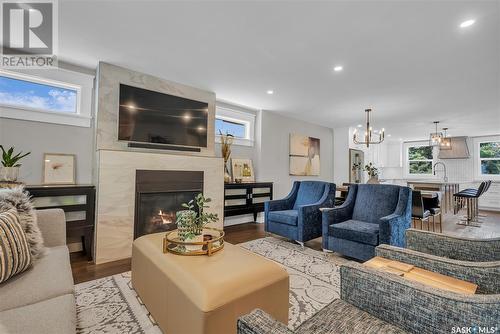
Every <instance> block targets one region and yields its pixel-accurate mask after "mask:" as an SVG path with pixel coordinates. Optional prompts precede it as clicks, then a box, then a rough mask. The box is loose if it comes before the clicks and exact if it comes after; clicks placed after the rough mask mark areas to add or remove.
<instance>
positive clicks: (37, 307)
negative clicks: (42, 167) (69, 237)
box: [0, 209, 76, 334]
mask: <svg viewBox="0 0 500 334" xmlns="http://www.w3.org/2000/svg"><path fill="white" fill-rule="evenodd" d="M37 217H38V226H39V227H40V230H41V231H42V235H43V238H44V244H45V247H47V250H46V254H45V255H44V256H43V257H42V258H40V259H39V260H37V261H36V262H35V263H34V264H33V266H32V267H31V268H30V269H28V270H27V271H25V272H24V273H21V274H19V275H17V276H15V277H13V278H12V279H10V280H8V281H7V282H5V283H3V284H0V333H2V334H4V333H5V334H18V333H19V334H21V333H22V334H25V333H36V334H49V333H50V334H67V333H75V331H76V329H75V327H76V306H75V297H74V284H73V276H72V273H71V266H70V262H69V251H68V247H67V246H66V222H65V216H64V212H63V211H62V210H60V209H50V210H40V211H37Z"/></svg>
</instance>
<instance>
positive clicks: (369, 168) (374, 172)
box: [365, 162, 378, 177]
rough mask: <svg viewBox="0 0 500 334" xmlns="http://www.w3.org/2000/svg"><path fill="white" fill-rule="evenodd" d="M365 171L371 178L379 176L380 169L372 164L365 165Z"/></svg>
mask: <svg viewBox="0 0 500 334" xmlns="http://www.w3.org/2000/svg"><path fill="white" fill-rule="evenodd" d="M365 171H366V172H368V175H369V176H370V177H375V176H377V175H378V168H377V167H375V166H374V165H373V164H372V163H371V162H370V163H369V164H367V165H365Z"/></svg>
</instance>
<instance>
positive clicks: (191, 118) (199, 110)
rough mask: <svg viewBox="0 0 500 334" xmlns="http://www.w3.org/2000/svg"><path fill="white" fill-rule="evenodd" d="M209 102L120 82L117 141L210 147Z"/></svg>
mask: <svg viewBox="0 0 500 334" xmlns="http://www.w3.org/2000/svg"><path fill="white" fill-rule="evenodd" d="M207 128H208V103H207V102H202V101H195V100H191V99H187V98H184V97H179V96H174V95H169V94H165V93H160V92H156V91H152V90H147V89H143V88H138V87H132V86H128V85H125V84H120V105H119V113H118V140H120V141H127V142H129V143H141V144H154V145H165V146H167V145H168V146H179V147H195V148H206V147H207Z"/></svg>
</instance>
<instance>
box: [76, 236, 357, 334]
mask: <svg viewBox="0 0 500 334" xmlns="http://www.w3.org/2000/svg"><path fill="white" fill-rule="evenodd" d="M240 246H242V247H243V248H246V249H248V250H250V251H252V252H254V253H257V254H260V255H262V256H265V257H266V258H268V259H271V260H273V261H275V262H277V263H279V264H281V265H282V266H284V268H285V269H286V270H287V272H288V274H289V275H290V312H289V322H288V327H289V328H290V329H294V328H297V327H298V326H299V325H300V324H301V323H303V322H304V321H306V320H307V319H309V318H310V317H312V316H313V315H314V314H315V313H316V312H318V311H319V310H321V309H322V308H323V307H325V306H326V305H327V304H329V303H330V302H331V301H333V300H334V299H335V298H338V297H339V293H340V273H339V265H340V264H342V263H345V262H346V261H347V260H345V259H343V258H341V257H338V256H336V255H334V254H331V253H323V252H318V251H315V250H312V249H309V248H304V249H302V247H301V246H299V245H297V244H294V243H291V242H288V241H285V240H281V239H277V238H273V237H267V238H262V239H257V240H253V241H249V242H246V243H243V244H240ZM75 290H76V304H77V317H78V320H77V333H80V334H97V333H110V334H113V333H117V334H118V333H120V334H121V333H127V334H161V331H160V329H159V328H158V326H157V325H156V324H155V322H154V319H152V317H151V316H150V314H149V313H148V311H147V309H146V308H145V307H144V305H143V304H142V302H141V300H140V299H139V298H138V296H137V294H136V293H135V291H134V289H133V288H132V286H131V284H130V272H128V273H124V274H119V275H114V276H109V277H105V278H101V279H98V280H94V281H90V282H86V283H82V284H78V285H76V286H75Z"/></svg>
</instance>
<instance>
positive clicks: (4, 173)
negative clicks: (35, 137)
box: [0, 145, 31, 182]
mask: <svg viewBox="0 0 500 334" xmlns="http://www.w3.org/2000/svg"><path fill="white" fill-rule="evenodd" d="M0 149H1V150H2V166H0V181H5V182H16V181H17V178H18V176H19V168H20V167H21V164H20V163H19V161H20V160H21V159H22V158H24V157H25V156H27V155H28V154H30V153H31V152H28V153H25V154H23V152H19V153H17V154H15V155H14V147H11V148H9V149H8V150H7V151H6V150H5V149H4V147H3V146H2V145H0Z"/></svg>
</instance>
